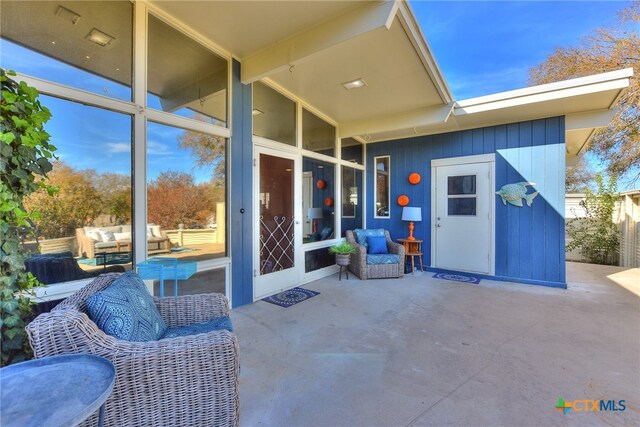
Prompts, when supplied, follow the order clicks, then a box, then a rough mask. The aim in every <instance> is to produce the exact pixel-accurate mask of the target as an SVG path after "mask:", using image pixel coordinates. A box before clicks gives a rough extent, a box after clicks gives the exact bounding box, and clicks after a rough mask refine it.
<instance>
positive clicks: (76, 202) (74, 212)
mask: <svg viewBox="0 0 640 427" xmlns="http://www.w3.org/2000/svg"><path fill="white" fill-rule="evenodd" d="M49 182H50V183H51V185H53V186H55V187H56V188H57V189H58V191H57V193H56V194H55V195H54V196H53V197H50V196H49V195H48V194H47V193H46V192H44V191H38V192H36V193H34V194H32V195H31V196H30V197H29V198H28V199H27V200H25V206H27V207H28V209H31V210H35V211H37V212H39V213H40V218H37V219H36V220H35V223H36V227H37V229H38V232H39V233H40V234H42V235H43V236H45V237H46V238H49V239H53V238H58V237H70V236H75V229H76V228H80V227H83V226H85V225H88V224H91V223H92V221H93V220H94V219H95V218H96V217H97V216H98V215H100V213H102V209H103V201H102V198H101V197H100V193H99V192H98V190H97V189H96V188H95V187H94V186H93V185H92V183H91V181H90V180H89V179H88V178H87V176H86V174H85V173H83V172H78V171H76V170H75V169H74V168H72V167H71V166H68V165H67V164H65V163H64V162H62V161H56V162H55V163H54V164H53V170H52V171H51V172H50V173H49Z"/></svg>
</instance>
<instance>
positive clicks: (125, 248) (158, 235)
mask: <svg viewBox="0 0 640 427" xmlns="http://www.w3.org/2000/svg"><path fill="white" fill-rule="evenodd" d="M76 239H77V241H78V255H79V256H81V257H85V258H95V257H96V253H98V252H129V251H131V224H124V225H114V226H110V227H82V228H76ZM147 251H148V253H149V254H154V253H162V252H170V251H171V242H170V241H169V238H168V237H167V236H166V234H165V233H164V232H163V231H162V229H161V228H160V226H159V225H152V224H150V225H149V226H147Z"/></svg>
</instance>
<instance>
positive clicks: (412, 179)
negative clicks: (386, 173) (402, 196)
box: [409, 172, 420, 185]
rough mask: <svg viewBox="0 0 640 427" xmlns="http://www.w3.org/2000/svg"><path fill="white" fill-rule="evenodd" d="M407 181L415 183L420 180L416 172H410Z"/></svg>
mask: <svg viewBox="0 0 640 427" xmlns="http://www.w3.org/2000/svg"><path fill="white" fill-rule="evenodd" d="M409 182H410V183H412V184H413V185H416V184H417V183H419V182H420V174H419V173H417V172H414V173H412V174H411V175H409Z"/></svg>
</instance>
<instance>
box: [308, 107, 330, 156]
mask: <svg viewBox="0 0 640 427" xmlns="http://www.w3.org/2000/svg"><path fill="white" fill-rule="evenodd" d="M302 148H304V149H305V150H309V151H313V152H315V153H319V154H324V155H327V156H332V157H333V156H335V149H336V128H335V127H334V126H332V125H330V124H329V123H327V122H325V121H324V120H322V119H321V118H320V117H318V116H316V115H315V114H313V113H310V112H309V111H307V110H305V109H303V110H302Z"/></svg>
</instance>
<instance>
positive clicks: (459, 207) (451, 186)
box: [447, 175, 476, 216]
mask: <svg viewBox="0 0 640 427" xmlns="http://www.w3.org/2000/svg"><path fill="white" fill-rule="evenodd" d="M447 198H448V200H447V215H449V216H475V215H476V176H475V175H461V176H449V177H447Z"/></svg>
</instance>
